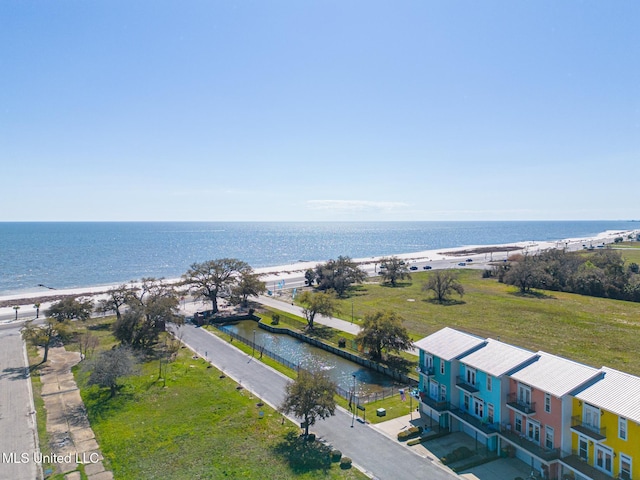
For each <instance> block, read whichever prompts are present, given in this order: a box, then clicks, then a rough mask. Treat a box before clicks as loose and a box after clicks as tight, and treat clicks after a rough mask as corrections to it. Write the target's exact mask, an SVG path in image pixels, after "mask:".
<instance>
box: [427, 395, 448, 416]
mask: <svg viewBox="0 0 640 480" xmlns="http://www.w3.org/2000/svg"><path fill="white" fill-rule="evenodd" d="M420 401H421V402H422V403H425V404H427V405H428V406H429V407H431V408H433V409H434V410H435V411H437V412H445V411H447V410H449V402H447V401H446V400H442V401H440V400H435V399H433V398H431V397H430V396H429V395H428V394H427V393H426V392H420Z"/></svg>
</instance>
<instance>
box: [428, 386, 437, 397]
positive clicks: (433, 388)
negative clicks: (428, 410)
mask: <svg viewBox="0 0 640 480" xmlns="http://www.w3.org/2000/svg"><path fill="white" fill-rule="evenodd" d="M429 396H430V397H431V398H433V399H434V400H438V382H429Z"/></svg>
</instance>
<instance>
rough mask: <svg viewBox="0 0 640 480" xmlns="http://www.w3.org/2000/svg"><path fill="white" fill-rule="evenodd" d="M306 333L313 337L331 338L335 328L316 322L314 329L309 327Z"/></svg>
mask: <svg viewBox="0 0 640 480" xmlns="http://www.w3.org/2000/svg"><path fill="white" fill-rule="evenodd" d="M305 333H306V334H307V335H309V336H310V337H313V338H320V339H329V338H331V337H333V334H334V333H335V330H333V329H332V328H331V327H327V326H325V325H320V324H318V323H314V324H313V329H311V330H309V329H307V330H306V331H305Z"/></svg>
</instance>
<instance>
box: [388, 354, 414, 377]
mask: <svg viewBox="0 0 640 480" xmlns="http://www.w3.org/2000/svg"><path fill="white" fill-rule="evenodd" d="M384 363H386V365H387V366H388V367H389V368H391V369H393V370H396V371H398V372H402V373H407V372H410V371H411V370H413V369H414V368H415V367H416V365H417V362H413V361H411V360H408V359H406V358H404V357H400V356H398V355H387V357H386V358H385V362H384Z"/></svg>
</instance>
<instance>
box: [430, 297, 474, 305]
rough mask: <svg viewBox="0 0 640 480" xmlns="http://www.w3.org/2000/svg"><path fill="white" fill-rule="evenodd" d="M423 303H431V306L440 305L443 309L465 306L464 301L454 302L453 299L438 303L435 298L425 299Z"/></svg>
mask: <svg viewBox="0 0 640 480" xmlns="http://www.w3.org/2000/svg"><path fill="white" fill-rule="evenodd" d="M423 302H427V303H431V304H432V305H442V306H443V307H451V306H454V305H465V304H466V303H467V302H465V301H464V300H456V299H454V298H447V299H445V300H442V301H439V300H438V299H437V298H425V299H424V300H423Z"/></svg>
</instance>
